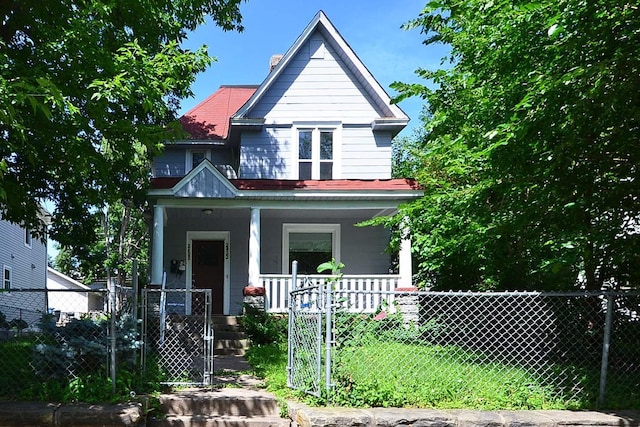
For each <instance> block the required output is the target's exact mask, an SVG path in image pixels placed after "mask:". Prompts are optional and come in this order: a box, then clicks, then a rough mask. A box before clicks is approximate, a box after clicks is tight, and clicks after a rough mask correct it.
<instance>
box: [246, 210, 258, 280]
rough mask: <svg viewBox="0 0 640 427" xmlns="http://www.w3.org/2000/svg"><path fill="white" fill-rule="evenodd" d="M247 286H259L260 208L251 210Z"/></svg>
mask: <svg viewBox="0 0 640 427" xmlns="http://www.w3.org/2000/svg"><path fill="white" fill-rule="evenodd" d="M248 285H249V286H260V208H251V224H250V225H249V283H248Z"/></svg>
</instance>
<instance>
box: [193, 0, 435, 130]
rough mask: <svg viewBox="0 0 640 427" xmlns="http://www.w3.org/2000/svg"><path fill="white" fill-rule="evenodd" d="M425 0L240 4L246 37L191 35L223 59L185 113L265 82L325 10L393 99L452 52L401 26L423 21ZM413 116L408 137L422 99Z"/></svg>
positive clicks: (406, 106) (255, 0)
mask: <svg viewBox="0 0 640 427" xmlns="http://www.w3.org/2000/svg"><path fill="white" fill-rule="evenodd" d="M425 3H426V1H425V0H397V1H389V0H249V1H248V2H244V3H242V5H241V13H242V16H243V25H244V26H245V30H244V32H242V33H237V32H224V31H222V30H220V29H219V28H218V27H216V26H215V25H213V24H211V23H209V24H207V25H204V26H201V27H199V28H198V29H197V30H196V31H194V32H193V33H190V35H189V39H188V41H187V42H185V43H184V46H185V47H186V48H190V49H193V48H195V47H197V46H200V45H203V44H204V45H207V47H208V50H209V54H210V55H211V56H214V57H216V58H217V62H214V63H213V64H212V66H211V67H210V68H209V69H208V70H207V71H206V72H204V73H203V74H200V75H199V77H198V78H197V80H196V82H195V84H194V85H193V86H192V89H193V92H194V94H195V96H194V97H193V98H190V99H187V100H184V101H183V102H182V108H181V110H180V113H185V112H186V111H188V110H189V109H190V108H192V107H193V106H195V105H196V104H197V103H198V102H200V101H202V100H203V99H205V98H206V97H207V96H208V95H210V94H212V93H213V92H214V91H215V90H216V89H217V88H218V87H219V86H221V85H226V84H259V83H261V82H262V81H263V80H264V78H265V77H266V76H267V73H268V64H269V58H270V57H271V55H273V54H277V53H285V52H286V50H287V49H288V48H289V47H290V46H291V45H292V44H293V43H294V41H295V40H296V38H297V37H298V36H299V35H300V33H302V31H303V30H304V28H305V27H306V25H307V24H308V23H309V22H310V21H311V19H312V18H313V17H314V15H315V14H316V13H317V12H318V11H319V10H323V11H324V13H325V14H326V15H327V16H328V18H329V19H330V20H331V22H332V23H333V24H334V25H335V27H336V28H337V29H338V31H339V32H340V34H341V35H342V37H344V38H345V40H346V41H347V43H349V45H350V46H351V48H352V49H353V50H354V51H355V53H356V54H357V55H358V57H359V58H360V60H362V62H363V63H364V64H365V65H366V66H367V68H368V69H369V71H371V73H372V74H373V76H374V77H375V78H376V79H377V80H378V82H379V83H380V84H381V85H382V87H383V88H384V89H385V90H386V91H387V93H389V94H390V95H391V96H393V95H394V92H393V91H392V90H391V89H390V88H389V85H390V84H391V83H392V82H394V81H402V82H406V83H412V82H422V83H424V81H421V80H420V79H419V78H418V77H417V76H416V75H415V73H414V71H415V70H416V69H417V68H418V67H423V68H427V69H436V68H438V67H439V65H440V60H441V58H442V56H443V55H444V54H445V49H444V48H442V47H441V46H436V47H427V46H424V45H423V44H422V41H423V40H424V36H423V35H422V34H420V31H419V30H417V29H416V30H410V31H406V30H403V29H401V28H400V26H401V25H402V24H404V23H406V22H407V21H409V20H411V19H413V18H416V17H417V16H418V14H419V13H420V11H421V10H422V8H423V7H424V5H425ZM399 105H400V107H401V108H402V109H403V110H404V112H405V113H406V114H407V115H408V116H409V117H410V118H411V121H410V123H409V126H408V128H407V129H405V131H403V133H402V134H403V135H407V134H410V132H411V129H413V128H414V127H416V126H418V125H419V119H418V115H419V113H420V111H421V109H422V100H421V99H418V98H414V99H408V100H405V101H402V102H401V103H400V104H399Z"/></svg>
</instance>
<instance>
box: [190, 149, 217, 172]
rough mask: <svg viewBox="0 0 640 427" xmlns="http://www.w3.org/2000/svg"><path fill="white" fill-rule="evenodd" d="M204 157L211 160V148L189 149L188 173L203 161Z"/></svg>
mask: <svg viewBox="0 0 640 427" xmlns="http://www.w3.org/2000/svg"><path fill="white" fill-rule="evenodd" d="M204 159H209V160H211V150H197V149H194V150H187V161H186V165H185V171H186V173H189V172H190V171H191V170H192V169H193V168H195V167H196V166H198V165H199V164H200V163H202V162H203V161H204Z"/></svg>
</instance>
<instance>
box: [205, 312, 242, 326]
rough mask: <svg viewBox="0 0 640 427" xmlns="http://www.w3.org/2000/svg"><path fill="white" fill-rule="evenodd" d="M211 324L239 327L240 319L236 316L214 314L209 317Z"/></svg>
mask: <svg viewBox="0 0 640 427" xmlns="http://www.w3.org/2000/svg"><path fill="white" fill-rule="evenodd" d="M211 323H212V324H213V325H214V327H215V326H217V325H220V326H222V325H224V326H239V325H240V319H239V317H238V316H224V315H220V314H215V315H213V316H211Z"/></svg>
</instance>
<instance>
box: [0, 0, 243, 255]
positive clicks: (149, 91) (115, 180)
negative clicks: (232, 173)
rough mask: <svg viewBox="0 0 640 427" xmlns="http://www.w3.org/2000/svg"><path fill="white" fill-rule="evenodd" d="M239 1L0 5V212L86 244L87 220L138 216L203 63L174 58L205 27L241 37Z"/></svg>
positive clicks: (182, 55)
mask: <svg viewBox="0 0 640 427" xmlns="http://www.w3.org/2000/svg"><path fill="white" fill-rule="evenodd" d="M240 2H241V0H186V1H176V0H157V1H142V0H124V1H117V2H113V1H106V0H86V1H78V0H51V1H44V2H43V1H34V0H20V1H5V2H0V20H2V26H0V64H1V65H0V211H2V216H3V218H4V219H6V220H9V221H13V222H17V223H23V224H25V225H27V226H29V227H30V228H31V229H33V230H34V231H40V233H41V235H42V231H43V229H42V225H41V222H40V221H39V220H38V212H39V205H40V203H42V202H43V201H44V200H50V201H52V202H53V203H54V204H55V206H56V209H55V212H54V222H53V228H52V231H51V235H52V237H53V238H54V239H55V240H57V241H59V242H60V243H62V244H63V245H65V244H70V243H74V242H78V241H82V240H88V241H94V240H95V237H96V236H95V230H97V229H98V225H99V218H97V216H96V215H93V214H92V213H91V212H95V210H96V209H98V210H101V209H102V207H103V206H105V205H112V204H113V203H115V202H117V201H123V203H124V204H125V205H128V204H132V205H133V206H140V205H141V203H143V201H144V186H145V184H146V182H147V181H148V167H147V164H148V160H149V159H150V158H151V157H153V156H154V155H156V154H157V153H158V151H159V150H160V149H161V148H162V145H163V142H164V141H166V140H167V139H171V138H172V137H174V136H175V134H176V132H177V130H176V129H177V127H175V126H174V124H175V115H176V110H177V108H178V101H179V100H180V99H181V98H184V97H186V96H189V95H190V94H191V92H190V89H189V87H190V85H191V83H192V82H193V81H194V78H195V75H196V74H197V73H198V72H200V71H202V70H204V69H205V68H206V67H207V66H208V65H209V63H210V61H211V58H210V57H209V56H208V54H207V52H206V48H204V47H203V48H201V49H199V50H197V51H188V50H184V49H182V48H181V47H180V42H181V41H183V40H184V38H185V37H186V32H187V31H188V30H193V29H194V28H195V27H196V26H197V25H199V24H201V23H203V22H204V20H205V17H206V16H207V15H209V16H211V17H212V18H213V20H214V22H216V23H217V24H218V25H220V26H221V27H222V28H224V29H225V30H234V29H235V30H242V26H241V25H240V22H241V16H240V11H239V4H240Z"/></svg>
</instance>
